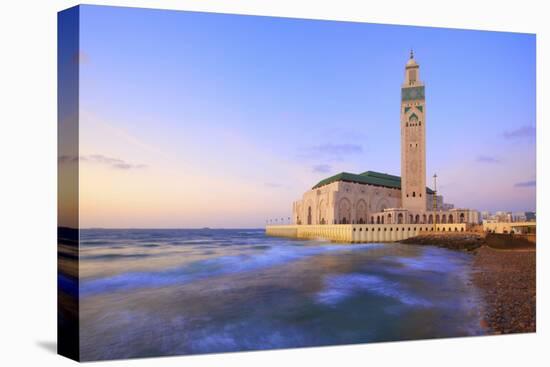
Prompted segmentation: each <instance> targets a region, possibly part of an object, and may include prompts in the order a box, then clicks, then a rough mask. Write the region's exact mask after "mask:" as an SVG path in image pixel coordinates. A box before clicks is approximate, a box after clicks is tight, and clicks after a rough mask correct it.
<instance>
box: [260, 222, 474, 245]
mask: <svg viewBox="0 0 550 367" xmlns="http://www.w3.org/2000/svg"><path fill="white" fill-rule="evenodd" d="M466 230H467V224H466V223H446V224H437V225H434V224H325V225H274V226H267V227H266V229H265V232H266V234H267V235H268V236H276V237H289V238H302V239H316V238H321V239H325V240H330V241H334V242H346V243H366V242H396V241H402V240H405V239H407V238H410V237H414V236H418V235H420V234H425V233H430V232H441V233H444V232H464V231H466Z"/></svg>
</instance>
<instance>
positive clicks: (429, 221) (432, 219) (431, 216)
mask: <svg viewBox="0 0 550 367" xmlns="http://www.w3.org/2000/svg"><path fill="white" fill-rule="evenodd" d="M433 222H434V216H433V215H432V214H430V216H429V217H428V223H430V224H431V223H433Z"/></svg>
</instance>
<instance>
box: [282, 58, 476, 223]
mask: <svg viewBox="0 0 550 367" xmlns="http://www.w3.org/2000/svg"><path fill="white" fill-rule="evenodd" d="M400 125H401V177H399V176H394V175H389V174H386V173H379V172H374V171H366V172H363V173H359V174H354V173H348V172H341V173H338V174H336V175H334V176H331V177H328V178H326V179H324V180H321V181H320V182H318V183H317V184H316V185H315V186H313V187H312V188H311V189H310V190H308V191H307V192H305V193H304V194H303V196H302V198H301V200H298V201H295V202H294V203H293V205H292V222H293V224H294V225H297V226H301V225H333V224H419V225H422V224H452V223H463V224H466V225H467V224H477V223H479V213H478V212H477V211H476V210H470V209H456V208H454V206H453V205H452V204H448V203H445V202H444V200H443V197H442V196H440V195H437V194H436V191H435V189H436V187H435V184H436V182H435V178H436V175H434V189H433V190H432V189H430V188H429V187H427V186H426V128H427V124H426V97H425V86H424V83H423V82H422V81H421V80H420V67H419V65H418V63H417V62H416V61H415V59H414V55H413V52H412V51H411V54H410V58H409V60H408V61H407V64H406V66H405V80H404V83H403V85H402V87H401V121H400ZM461 228H463V227H461ZM455 229H456V227H455Z"/></svg>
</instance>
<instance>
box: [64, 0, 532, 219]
mask: <svg viewBox="0 0 550 367" xmlns="http://www.w3.org/2000/svg"><path fill="white" fill-rule="evenodd" d="M80 19H81V30H80V48H81V49H80V54H79V62H80V96H79V97H80V100H79V103H80V112H79V117H80V225H81V227H118V228H123V227H133V228H137V227H147V228H155V227H157V228H160V227H170V228H173V227H206V226H208V227H227V228H229V227H241V228H245V227H262V226H263V225H265V221H266V219H268V218H287V217H289V216H290V208H289V203H291V202H292V201H294V200H296V199H297V198H299V197H300V195H301V194H302V193H303V192H304V191H305V190H307V189H309V188H311V187H312V186H313V185H315V184H316V183H317V182H318V181H320V180H321V179H323V178H326V177H328V176H331V175H334V174H336V173H339V172H342V171H346V172H355V173H359V172H364V171H366V170H374V171H381V172H387V173H390V174H394V175H400V174H401V173H400V146H399V144H400V126H399V113H400V110H399V108H400V87H401V83H402V80H403V64H404V63H405V62H406V60H407V58H408V55H409V52H410V49H411V48H413V49H414V52H415V58H416V60H417V61H418V63H419V64H420V70H421V75H422V80H423V81H424V83H425V85H426V99H427V101H426V109H427V112H426V113H427V120H426V129H427V157H428V159H427V183H428V185H429V186H432V179H431V177H432V175H433V174H434V173H437V175H438V193H439V194H442V195H444V197H445V201H446V202H449V203H453V204H454V205H455V207H468V208H473V209H477V210H480V211H485V210H490V211H493V212H494V211H497V210H506V211H512V212H517V211H536V208H535V207H536V197H535V193H536V151H535V149H536V145H535V143H536V139H535V131H536V129H535V125H536V116H535V113H536V106H535V36H534V35H529V34H518V33H506V32H488V31H467V30H455V29H441V28H428V27H409V26H394V25H379V24H366V23H353V22H336V21H319V20H303V19H289V18H274V17H259V16H239V15H228V14H213V13H211V14H209V13H193V12H174V11H163V10H150V9H132V8H116V7H97V6H81V18H80ZM61 117H62V118H63V116H61ZM65 117H66V116H65Z"/></svg>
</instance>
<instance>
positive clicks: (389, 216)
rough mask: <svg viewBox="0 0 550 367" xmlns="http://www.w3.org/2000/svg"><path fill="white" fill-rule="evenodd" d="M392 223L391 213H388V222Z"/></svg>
mask: <svg viewBox="0 0 550 367" xmlns="http://www.w3.org/2000/svg"><path fill="white" fill-rule="evenodd" d="M390 223H391V214H388V224H390Z"/></svg>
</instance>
